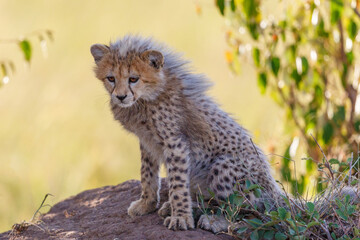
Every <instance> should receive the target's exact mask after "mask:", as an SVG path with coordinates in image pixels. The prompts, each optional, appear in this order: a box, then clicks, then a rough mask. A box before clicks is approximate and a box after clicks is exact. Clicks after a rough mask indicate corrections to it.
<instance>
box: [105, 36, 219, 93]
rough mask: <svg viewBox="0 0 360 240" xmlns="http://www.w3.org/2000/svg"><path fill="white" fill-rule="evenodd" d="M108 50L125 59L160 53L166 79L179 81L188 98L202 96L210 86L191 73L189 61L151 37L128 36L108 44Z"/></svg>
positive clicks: (203, 76)
mask: <svg viewBox="0 0 360 240" xmlns="http://www.w3.org/2000/svg"><path fill="white" fill-rule="evenodd" d="M110 50H111V51H113V52H118V54H119V56H120V57H125V56H126V55H127V54H129V53H138V54H141V53H142V52H144V51H147V50H156V51H159V52H161V53H162V54H163V56H164V67H163V69H164V73H165V74H166V75H167V77H170V78H177V79H179V80H180V81H181V83H182V86H183V94H184V95H185V96H187V97H189V98H194V97H197V96H199V95H202V94H203V93H204V92H206V91H207V90H208V89H209V88H210V87H211V86H212V84H211V83H210V82H209V80H208V79H207V77H206V76H205V75H203V74H195V73H193V72H192V69H191V67H190V66H189V65H190V64H189V63H190V61H188V60H185V59H184V58H183V57H182V54H179V53H175V52H174V51H173V50H172V49H171V48H169V47H168V46H166V45H165V44H163V43H159V42H156V41H154V40H153V39H152V38H151V37H148V38H144V37H140V36H137V35H131V34H129V35H126V36H124V37H123V38H122V39H119V40H117V41H116V42H114V43H110Z"/></svg>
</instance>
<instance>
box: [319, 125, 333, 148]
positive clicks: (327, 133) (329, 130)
mask: <svg viewBox="0 0 360 240" xmlns="http://www.w3.org/2000/svg"><path fill="white" fill-rule="evenodd" d="M333 135H334V128H333V126H332V125H331V123H329V122H327V123H326V124H325V125H324V127H323V134H322V139H323V141H324V143H325V144H328V143H329V142H330V140H331V138H332V136H333Z"/></svg>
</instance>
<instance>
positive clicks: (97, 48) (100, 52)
mask: <svg viewBox="0 0 360 240" xmlns="http://www.w3.org/2000/svg"><path fill="white" fill-rule="evenodd" d="M90 51H91V54H92V55H93V57H94V60H95V62H96V63H98V62H99V61H100V60H101V59H102V58H103V56H104V55H105V54H106V53H108V52H109V51H110V48H109V47H108V46H106V45H103V44H94V45H92V46H91V48H90Z"/></svg>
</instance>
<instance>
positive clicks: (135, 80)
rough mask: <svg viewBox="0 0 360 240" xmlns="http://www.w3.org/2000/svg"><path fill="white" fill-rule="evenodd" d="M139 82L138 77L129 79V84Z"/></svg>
mask: <svg viewBox="0 0 360 240" xmlns="http://www.w3.org/2000/svg"><path fill="white" fill-rule="evenodd" d="M138 80H139V77H129V83H136V82H137V81H138Z"/></svg>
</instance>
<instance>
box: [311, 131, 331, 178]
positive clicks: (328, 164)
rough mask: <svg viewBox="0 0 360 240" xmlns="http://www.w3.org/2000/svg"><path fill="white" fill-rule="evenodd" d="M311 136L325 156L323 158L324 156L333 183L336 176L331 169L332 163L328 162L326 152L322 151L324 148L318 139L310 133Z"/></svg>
mask: <svg viewBox="0 0 360 240" xmlns="http://www.w3.org/2000/svg"><path fill="white" fill-rule="evenodd" d="M310 135H311V137H312V138H313V139H314V141H315V142H316V144H317V145H318V147H319V148H320V151H321V153H322V154H323V156H324V158H325V161H326V163H325V167H326V168H327V169H329V172H330V175H331V179H332V181H334V174H333V171H332V169H331V166H330V163H329V161H328V159H327V157H326V155H325V153H324V151H323V150H322V148H321V146H320V144H319V143H318V141H317V140H316V138H315V137H314V136H313V135H312V134H311V133H310Z"/></svg>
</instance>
